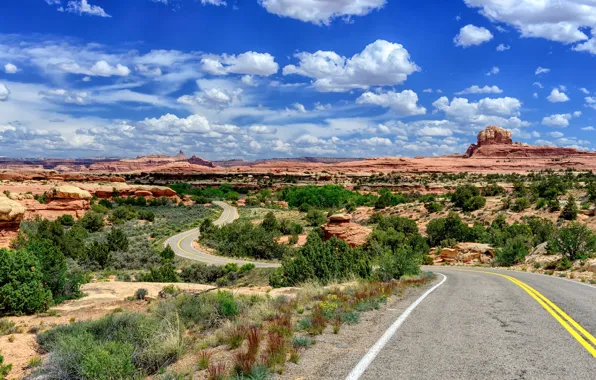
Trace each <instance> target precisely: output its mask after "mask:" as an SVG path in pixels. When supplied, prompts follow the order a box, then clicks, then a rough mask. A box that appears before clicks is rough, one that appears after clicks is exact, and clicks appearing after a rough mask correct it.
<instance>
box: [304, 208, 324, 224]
mask: <svg viewBox="0 0 596 380" xmlns="http://www.w3.org/2000/svg"><path fill="white" fill-rule="evenodd" d="M305 220H306V222H307V223H308V225H309V226H311V227H319V226H320V225H322V224H325V223H327V217H326V216H325V213H324V212H323V211H320V210H315V209H310V210H308V212H307V213H306V217H305Z"/></svg>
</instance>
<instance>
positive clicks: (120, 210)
mask: <svg viewBox="0 0 596 380" xmlns="http://www.w3.org/2000/svg"><path fill="white" fill-rule="evenodd" d="M136 218H137V212H136V210H135V209H134V208H133V207H131V206H130V205H127V206H118V207H116V208H115V209H114V210H112V212H111V214H110V216H109V217H108V220H109V221H110V222H112V223H114V224H123V223H124V222H126V221H128V220H133V219H136Z"/></svg>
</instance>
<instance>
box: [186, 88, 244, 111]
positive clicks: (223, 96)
mask: <svg viewBox="0 0 596 380" xmlns="http://www.w3.org/2000/svg"><path fill="white" fill-rule="evenodd" d="M242 92H243V91H242V89H235V90H232V91H228V90H226V89H221V88H207V89H205V90H203V91H200V92H197V93H195V94H194V95H184V96H181V97H179V98H178V103H182V104H186V105H201V106H203V107H206V108H211V109H224V108H226V107H230V106H231V105H232V104H233V103H234V102H236V101H237V100H238V99H239V98H240V96H241V95H242Z"/></svg>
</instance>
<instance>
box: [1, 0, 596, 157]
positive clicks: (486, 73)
mask: <svg viewBox="0 0 596 380" xmlns="http://www.w3.org/2000/svg"><path fill="white" fill-rule="evenodd" d="M595 60H596V3H595V2H594V1H591V0H541V1H536V0H452V1H438V0H433V1H431V0H418V1H413V0H402V1H397V0H225V1H223V0H126V1H123V0H20V1H13V0H5V1H2V4H1V5H0V156H14V157H18V156H21V157H23V156H26V157H92V156H119V157H130V156H136V155H144V154H154V153H164V154H173V153H177V152H178V150H184V151H185V152H186V153H187V154H196V155H199V156H201V157H204V158H207V159H228V158H236V157H241V158H245V159H255V158H265V157H292V156H304V155H307V156H342V157H376V156H419V155H442V154H450V153H457V152H459V153H463V152H464V151H465V150H466V148H467V146H468V145H469V144H470V143H471V142H474V140H475V135H476V134H477V133H478V131H480V130H481V129H483V128H484V127H486V126H487V125H499V126H502V127H505V128H508V129H512V130H513V134H514V140H518V141H522V142H525V143H530V144H538V145H557V146H573V147H577V148H581V149H588V150H594V149H595V148H596V146H595V145H594V144H593V138H592V136H593V134H594V133H596V132H595V131H594V129H595V128H596V121H595V119H594V117H595V115H596V94H594V92H595V91H596V76H595V75H594V74H595V72H596V70H595V65H594V63H595ZM592 126H593V127H592Z"/></svg>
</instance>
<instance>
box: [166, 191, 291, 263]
mask: <svg viewBox="0 0 596 380" xmlns="http://www.w3.org/2000/svg"><path fill="white" fill-rule="evenodd" d="M213 204H214V205H216V206H219V207H221V208H222V209H223V212H222V213H221V216H220V217H219V218H218V219H217V220H216V221H215V222H213V224H215V225H216V226H221V225H224V224H228V223H232V222H233V221H235V220H236V219H238V218H239V215H238V209H237V208H236V207H233V206H230V205H229V204H227V203H225V202H220V201H215V202H213ZM199 235H201V232H200V230H199V228H194V229H192V230H189V231H184V232H182V233H179V234H178V235H175V236H172V237H171V238H169V239H167V240H166V241H165V243H164V247H166V246H168V245H169V246H170V247H172V249H173V250H174V252H175V253H176V255H177V256H180V257H184V258H185V259H189V260H194V261H199V262H202V263H205V264H209V265H218V266H221V265H226V264H228V263H236V264H238V265H244V264H254V265H255V266H256V267H257V268H277V267H279V266H280V265H279V264H276V263H266V262H259V261H246V260H237V259H233V258H228V257H224V256H215V255H211V254H208V253H205V252H202V251H199V250H197V249H196V248H195V247H194V246H193V244H192V243H193V241H195V240H196V239H197V238H198V237H199Z"/></svg>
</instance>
